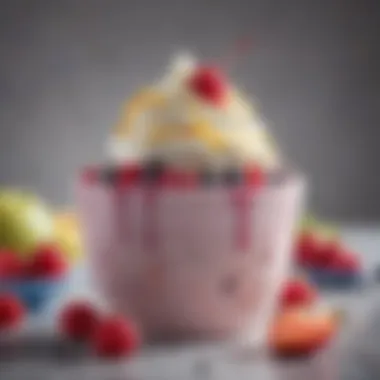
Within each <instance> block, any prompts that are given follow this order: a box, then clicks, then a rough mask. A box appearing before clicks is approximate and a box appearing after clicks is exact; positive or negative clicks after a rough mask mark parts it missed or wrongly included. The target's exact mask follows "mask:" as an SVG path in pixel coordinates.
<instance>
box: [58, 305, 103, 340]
mask: <svg viewBox="0 0 380 380" xmlns="http://www.w3.org/2000/svg"><path fill="white" fill-rule="evenodd" d="M99 321H100V315H99V313H98V311H97V310H96V309H95V307H93V306H92V305H91V304H90V303H88V302H83V301H81V302H79V301H77V302H72V303H70V304H68V305H66V306H65V307H64V309H63V310H62V311H61V313H60V316H59V329H60V330H61V331H62V333H63V334H64V335H65V336H67V337H68V338H70V339H73V340H78V341H82V340H86V339H88V338H90V337H91V336H92V335H93V333H94V332H95V329H96V327H97V325H98V323H99Z"/></svg>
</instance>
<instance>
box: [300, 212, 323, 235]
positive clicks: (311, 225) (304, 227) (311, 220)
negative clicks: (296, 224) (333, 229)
mask: <svg viewBox="0 0 380 380" xmlns="http://www.w3.org/2000/svg"><path fill="white" fill-rule="evenodd" d="M318 226H319V222H318V221H317V219H316V218H315V217H314V216H312V215H310V214H307V215H305V216H304V217H303V218H302V219H301V226H300V230H301V231H311V232H314V231H315V230H316V229H317V228H318Z"/></svg>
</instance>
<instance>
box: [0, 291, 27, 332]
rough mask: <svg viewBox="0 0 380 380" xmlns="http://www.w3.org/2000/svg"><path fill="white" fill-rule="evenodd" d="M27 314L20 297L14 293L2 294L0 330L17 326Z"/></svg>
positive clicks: (0, 299)
mask: <svg viewBox="0 0 380 380" xmlns="http://www.w3.org/2000/svg"><path fill="white" fill-rule="evenodd" d="M24 316H25V308H24V305H23V304H22V302H21V301H20V299H19V298H18V297H16V296H14V295H12V294H1V295H0V330H2V329H9V328H14V327H17V326H18V325H19V324H20V323H21V322H22V320H23V318H24Z"/></svg>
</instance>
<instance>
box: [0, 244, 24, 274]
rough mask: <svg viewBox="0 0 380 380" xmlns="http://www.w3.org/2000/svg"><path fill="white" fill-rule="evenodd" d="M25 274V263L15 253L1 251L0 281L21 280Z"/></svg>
mask: <svg viewBox="0 0 380 380" xmlns="http://www.w3.org/2000/svg"><path fill="white" fill-rule="evenodd" d="M23 273H24V263H23V262H22V260H21V259H20V258H19V257H18V256H17V254H16V253H15V252H12V251H9V250H3V251H0V279H15V278H19V277H21V276H22V275H23Z"/></svg>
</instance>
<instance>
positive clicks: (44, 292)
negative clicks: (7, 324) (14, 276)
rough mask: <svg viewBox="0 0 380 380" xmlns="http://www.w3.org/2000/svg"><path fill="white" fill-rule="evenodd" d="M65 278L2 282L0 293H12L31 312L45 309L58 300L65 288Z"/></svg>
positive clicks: (0, 283)
mask: <svg viewBox="0 0 380 380" xmlns="http://www.w3.org/2000/svg"><path fill="white" fill-rule="evenodd" d="M65 282H66V281H65V278H63V279H58V280H45V279H44V280H30V279H28V280H13V281H4V282H2V281H0V292H1V291H4V292H11V293H13V294H15V295H17V296H18V297H20V299H21V301H22V302H23V303H24V304H25V306H26V307H27V309H28V311H29V312H32V313H35V312H38V311H41V310H42V309H44V308H45V307H46V306H47V305H48V304H49V303H50V301H52V300H54V299H56V298H57V297H58V296H59V295H60V294H61V292H62V290H63V289H64V287H65Z"/></svg>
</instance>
